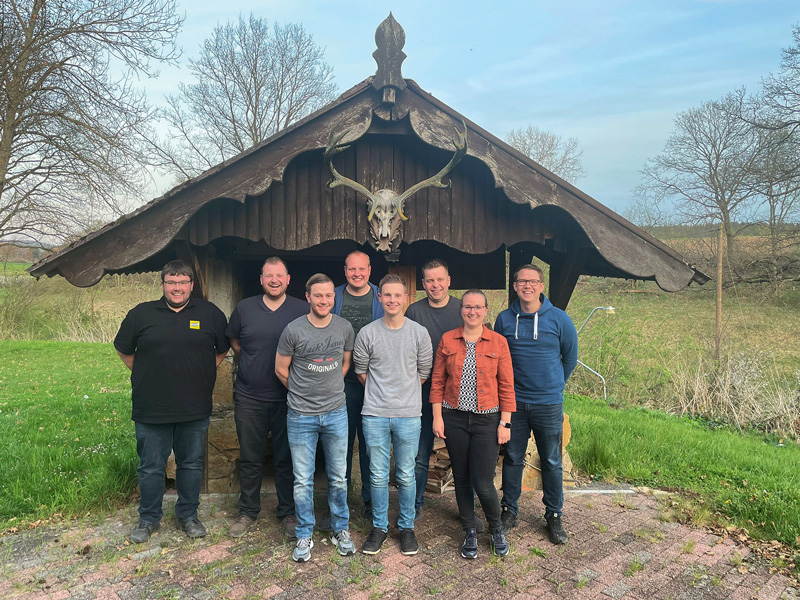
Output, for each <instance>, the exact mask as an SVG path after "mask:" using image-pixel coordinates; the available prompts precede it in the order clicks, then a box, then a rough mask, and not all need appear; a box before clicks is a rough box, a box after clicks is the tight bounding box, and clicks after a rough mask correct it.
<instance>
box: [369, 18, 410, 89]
mask: <svg viewBox="0 0 800 600" xmlns="http://www.w3.org/2000/svg"><path fill="white" fill-rule="evenodd" d="M375 44H376V45H377V46H378V48H377V50H375V52H373V53H372V56H373V58H375V62H376V63H378V70H377V71H376V72H375V77H374V78H373V80H372V87H374V88H375V89H376V90H378V91H379V92H382V93H383V103H384V104H394V103H395V97H396V94H397V92H402V91H403V90H404V89H406V80H405V79H404V78H403V73H402V72H401V67H402V64H403V61H404V60H405V59H406V54H405V52H403V46H405V45H406V32H405V31H403V28H402V27H401V26H400V23H398V22H397V21H395V19H394V16H393V15H392V13H389V16H388V17H386V18H385V19H384V20H383V22H382V23H381V24H380V25H378V28H377V29H376V30H375Z"/></svg>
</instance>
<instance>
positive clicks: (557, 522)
mask: <svg viewBox="0 0 800 600" xmlns="http://www.w3.org/2000/svg"><path fill="white" fill-rule="evenodd" d="M546 519H547V537H548V539H549V540H550V542H551V543H553V544H556V545H559V544H566V543H567V532H566V531H564V526H563V525H562V524H561V517H560V516H558V515H552V516H550V517H546Z"/></svg>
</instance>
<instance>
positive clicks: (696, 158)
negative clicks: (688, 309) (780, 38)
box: [641, 90, 762, 268]
mask: <svg viewBox="0 0 800 600" xmlns="http://www.w3.org/2000/svg"><path fill="white" fill-rule="evenodd" d="M744 100H745V93H744V90H738V91H736V92H732V93H730V94H728V95H727V96H725V97H724V98H723V99H722V100H719V101H714V102H706V103H704V104H703V105H701V106H700V107H699V108H692V109H689V110H687V111H685V112H682V113H680V114H679V115H678V116H677V118H676V119H675V129H674V131H673V132H672V134H671V135H670V137H669V139H668V140H667V143H666V146H665V147H664V151H663V152H662V153H661V154H660V155H658V156H657V157H655V158H653V159H650V160H648V162H647V163H646V164H645V166H644V168H643V169H642V171H641V175H642V178H643V182H642V189H644V190H649V192H648V193H649V194H650V195H651V197H655V198H660V199H663V200H665V201H668V202H672V203H673V204H674V206H675V210H676V212H677V213H678V215H680V216H681V217H682V218H683V220H684V221H686V222H688V223H691V224H710V223H722V227H723V233H724V235H725V241H726V244H727V248H728V256H729V260H730V262H731V264H732V265H733V266H734V268H735V266H736V250H735V239H736V236H737V234H738V233H739V232H740V228H739V226H738V225H737V223H752V222H753V220H754V213H755V209H756V206H757V202H756V196H757V190H756V188H755V187H754V185H753V181H752V178H753V172H754V165H755V164H756V163H757V162H758V160H759V157H760V156H761V154H762V146H761V144H760V143H759V135H758V131H757V129H756V128H754V127H753V126H752V125H750V124H749V123H747V122H746V121H745V120H743V119H742V118H740V116H738V115H739V114H740V113H741V107H742V106H743V103H744Z"/></svg>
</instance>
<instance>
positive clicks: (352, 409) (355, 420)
mask: <svg viewBox="0 0 800 600" xmlns="http://www.w3.org/2000/svg"><path fill="white" fill-rule="evenodd" d="M351 368H352V367H351ZM344 394H345V397H346V398H347V485H348V487H349V486H350V485H351V481H352V476H353V444H354V443H355V441H356V434H358V461H359V462H358V464H359V466H360V467H361V499H362V500H363V501H364V504H366V503H367V502H370V493H369V456H367V444H366V442H364V431H363V430H362V428H361V409H362V408H364V386H363V385H361V383H360V382H358V381H349V380H347V379H345V380H344Z"/></svg>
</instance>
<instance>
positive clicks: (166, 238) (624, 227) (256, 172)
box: [28, 15, 708, 291]
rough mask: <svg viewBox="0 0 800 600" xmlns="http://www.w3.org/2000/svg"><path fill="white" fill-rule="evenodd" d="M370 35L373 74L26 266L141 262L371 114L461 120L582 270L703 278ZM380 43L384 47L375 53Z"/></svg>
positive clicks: (421, 127)
mask: <svg viewBox="0 0 800 600" xmlns="http://www.w3.org/2000/svg"><path fill="white" fill-rule="evenodd" d="M382 31H383V33H382ZM381 37H382V38H383V40H384V46H383V49H382V47H381ZM387 40H388V42H387ZM376 41H378V44H379V49H378V51H376V60H377V61H378V65H379V68H378V72H377V73H376V75H375V76H374V77H370V78H368V79H366V80H365V81H363V82H362V83H360V84H358V85H356V86H354V87H353V88H351V89H350V90H348V91H347V92H345V93H344V94H342V95H341V96H340V97H339V98H338V99H337V100H335V101H334V102H332V103H331V104H329V105H328V106H326V107H324V108H322V109H321V110H319V111H317V112H316V113H314V114H312V115H310V116H308V117H306V118H305V119H303V120H301V121H299V122H297V123H295V124H294V125H292V126H291V127H288V128H287V129H285V130H283V131H281V132H279V133H277V134H275V135H273V136H272V137H270V138H269V139H267V140H265V141H264V142H262V143H261V144H258V145H256V146H254V147H253V148H251V149H250V150H247V151H246V152H243V153H241V154H240V155H238V156H236V157H234V158H231V159H229V160H227V161H225V162H223V163H221V164H219V165H217V166H216V167H214V168H212V169H209V170H208V171H206V172H205V173H203V174H201V175H199V176H198V177H195V178H193V179H190V180H189V181H186V182H185V183H182V184H181V185H178V186H177V187H175V188H173V189H171V190H170V191H168V192H167V193H166V194H164V195H163V196H161V197H159V198H156V199H154V200H153V201H151V202H149V203H148V204H146V205H144V206H142V207H141V208H139V209H138V210H136V211H134V212H132V213H130V214H128V215H126V216H124V217H121V218H120V219H118V220H117V221H115V222H113V223H110V224H108V225H106V226H105V227H103V228H101V229H98V230H97V231H94V232H92V233H90V234H89V235H87V236H85V237H83V238H82V239H80V240H78V241H76V242H73V243H72V244H70V245H69V246H66V247H64V248H62V249H60V250H58V251H57V252H54V253H53V254H51V255H49V256H47V257H46V258H44V259H42V260H41V261H39V262H37V263H36V264H34V265H33V266H32V267H30V268H29V269H28V271H29V272H30V273H31V274H32V275H34V276H36V277H40V276H54V275H62V276H64V277H65V278H66V279H67V280H68V281H70V283H72V284H74V285H77V286H82V287H83V286H90V285H93V284H95V283H97V282H98V281H99V280H100V279H101V278H102V276H103V275H104V274H106V273H127V272H136V271H139V270H142V268H143V267H142V265H145V264H146V263H147V259H149V258H151V257H153V256H154V255H156V254H158V253H159V252H161V251H163V250H164V249H165V248H166V247H167V246H169V245H170V244H171V243H172V242H173V240H175V239H176V237H178V236H179V232H181V230H182V229H183V228H184V227H185V226H187V224H188V223H189V221H190V219H191V218H192V217H193V216H194V215H195V214H197V213H198V211H200V210H201V209H202V208H203V207H204V206H206V205H207V204H209V203H210V202H212V201H214V200H217V199H221V198H228V199H231V200H235V201H238V202H241V203H244V202H245V201H246V200H247V198H252V197H254V196H259V195H261V194H264V193H265V192H266V190H267V189H268V188H269V187H270V186H271V185H272V184H273V182H277V181H281V180H282V178H283V175H284V171H285V169H286V167H287V165H288V164H289V163H290V162H291V161H292V159H294V158H295V157H297V156H299V155H300V154H303V153H306V152H309V151H319V150H321V149H323V148H325V145H326V142H327V141H328V135H329V132H331V131H332V130H334V129H335V130H336V131H344V130H345V129H349V133H348V135H347V138H346V141H348V142H352V141H355V140H358V139H359V138H361V137H362V136H364V135H365V134H366V133H367V132H368V131H370V128H371V127H372V126H373V124H374V123H378V122H384V123H385V122H397V121H407V122H408V124H409V125H410V132H411V135H414V136H416V137H417V138H419V139H420V140H422V141H423V142H425V143H427V144H429V145H430V146H433V147H436V148H440V149H442V150H446V151H452V143H451V141H450V140H451V139H452V137H453V131H454V129H456V128H459V129H460V128H461V127H462V125H461V124H462V122H463V123H464V124H465V125H466V127H467V137H468V140H469V149H468V156H471V157H474V158H475V159H477V160H479V161H481V162H482V163H484V164H485V165H486V166H487V167H488V168H489V170H490V171H491V174H492V176H493V177H494V186H495V188H497V189H499V190H501V191H502V193H503V194H504V195H505V196H506V197H507V198H508V200H510V201H511V202H513V203H515V204H518V205H527V206H528V207H530V208H531V209H532V210H537V209H540V208H542V207H556V208H558V209H561V210H562V211H564V212H566V213H568V214H569V215H570V216H571V218H572V219H574V221H575V222H576V223H577V224H578V226H579V227H580V228H581V229H582V230H583V232H584V233H585V235H586V237H587V238H588V240H589V242H590V243H591V245H592V246H593V247H594V251H596V254H595V259H594V260H593V261H589V262H586V264H585V265H584V267H583V271H582V272H583V273H584V274H587V275H614V276H619V277H627V278H631V279H644V280H655V281H656V282H657V283H658V285H659V286H660V287H661V288H662V289H664V290H667V291H677V290H680V289H683V288H684V287H686V286H687V285H689V284H690V283H692V282H695V283H700V284H702V283H705V282H706V281H708V277H707V276H706V275H704V274H703V273H701V272H700V271H698V270H697V269H695V268H694V267H693V266H692V265H689V264H688V263H687V262H686V261H685V260H684V259H683V257H682V256H681V255H680V254H679V253H677V252H676V251H674V250H673V249H672V248H670V247H669V246H667V245H666V244H664V243H662V242H660V241H659V240H657V239H655V238H654V237H652V236H651V235H649V234H647V233H646V232H644V231H643V230H641V229H639V228H638V227H636V226H635V225H633V224H631V223H630V222H628V221H627V220H625V219H623V218H622V217H620V216H619V215H617V214H616V213H615V212H613V211H612V210H610V209H608V208H607V207H605V206H603V205H602V204H601V203H600V202H598V201H597V200H595V199H594V198H592V197H591V196H589V195H588V194H586V193H584V192H582V191H581V190H579V189H578V188H576V187H575V186H573V185H571V184H569V183H567V182H566V181H564V180H563V179H561V178H560V177H558V176H557V175H555V174H553V173H551V172H550V171H548V170H547V169H545V168H544V167H542V166H541V165H539V164H537V163H536V162H535V161H533V160H531V159H530V158H528V157H527V156H525V155H523V154H521V153H520V152H518V151H517V150H515V149H514V148H512V147H511V146H509V145H508V144H507V143H505V142H504V141H502V140H501V139H499V138H497V137H495V136H494V135H492V134H491V133H489V132H487V131H486V130H484V129H482V128H481V127H479V126H478V125H476V124H475V123H472V122H471V121H469V120H468V119H466V118H465V117H464V116H463V115H461V114H460V113H458V111H456V110H455V109H453V108H451V107H449V106H447V105H446V104H444V103H443V102H441V101H440V100H438V99H436V98H435V97H433V96H432V95H431V94H429V93H427V92H425V91H424V90H423V89H422V88H421V87H420V86H419V85H418V84H417V83H415V82H414V81H413V80H411V79H405V78H403V77H402V76H401V75H400V63H401V62H402V59H403V58H404V56H405V55H404V54H402V45H403V42H404V34H403V33H402V29H401V28H400V27H399V25H397V23H396V21H394V19H393V18H392V17H391V15H390V16H389V18H388V19H387V20H386V21H384V23H382V24H381V26H379V28H378V32H377V33H376ZM381 52H383V54H384V55H390V56H388V57H387V56H384V57H383V58H381V56H380V54H381ZM454 202H455V201H454ZM287 249H291V250H296V248H287ZM456 249H458V250H464V251H466V252H469V251H470V250H469V248H456ZM278 250H280V248H278Z"/></svg>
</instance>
